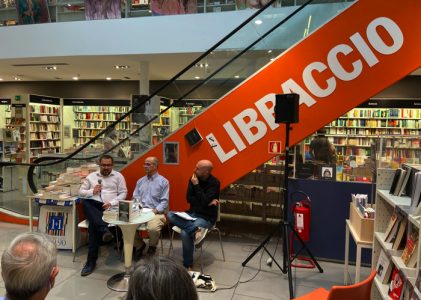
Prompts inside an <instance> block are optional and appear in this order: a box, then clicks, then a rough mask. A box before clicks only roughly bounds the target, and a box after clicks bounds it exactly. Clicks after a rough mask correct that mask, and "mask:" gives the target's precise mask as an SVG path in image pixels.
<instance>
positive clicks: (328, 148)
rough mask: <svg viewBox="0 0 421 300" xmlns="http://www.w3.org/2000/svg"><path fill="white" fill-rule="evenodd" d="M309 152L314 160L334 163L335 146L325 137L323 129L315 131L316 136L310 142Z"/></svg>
mask: <svg viewBox="0 0 421 300" xmlns="http://www.w3.org/2000/svg"><path fill="white" fill-rule="evenodd" d="M310 153H311V157H312V159H313V160H314V161H320V162H324V163H325V164H335V163H336V153H335V147H334V146H333V145H332V143H331V142H330V141H329V139H328V138H327V137H326V130H325V129H319V130H318V131H317V136H316V137H315V138H314V140H312V141H311V143H310Z"/></svg>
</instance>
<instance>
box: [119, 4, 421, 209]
mask: <svg viewBox="0 0 421 300" xmlns="http://www.w3.org/2000/svg"><path fill="white" fill-rule="evenodd" d="M420 20H421V2H420V1H419V0H406V1H402V2H399V3H398V2H395V1H380V0H360V1H357V2H355V3H354V4H353V5H352V6H350V7H349V8H348V9H347V10H345V11H344V12H343V13H341V14H340V15H338V16H337V17H336V18H334V19H333V20H331V21H330V22H329V23H327V24H326V25H324V26H323V27H321V28H320V29H318V30H317V31H315V32H314V33H312V34H311V35H309V36H308V37H306V38H305V39H304V40H303V41H301V42H300V43H298V44H297V45H295V46H294V47H292V48H290V49H289V50H288V51H286V52H284V53H282V54H281V55H280V56H279V57H278V58H277V59H276V60H274V61H273V62H271V63H270V64H268V65H267V66H266V67H265V68H263V69H262V70H261V71H259V72H258V73H256V74H255V75H253V76H252V77H250V78H249V79H248V80H247V81H245V82H244V83H243V84H241V85H240V86H239V87H237V88H236V89H234V90H233V91H231V92H230V93H229V94H227V95H226V96H224V97H223V98H222V99H220V101H218V102H217V103H215V104H214V105H213V106H211V107H210V108H208V109H207V110H206V111H205V112H204V113H203V114H201V115H199V116H198V117H196V118H195V119H194V120H193V121H191V122H190V123H188V124H187V125H186V126H184V127H183V128H182V129H180V130H179V131H177V132H176V133H174V134H172V135H171V136H169V137H168V138H167V139H166V140H165V141H168V142H179V151H180V153H179V165H165V164H161V165H160V167H159V172H160V173H161V174H162V175H164V176H165V177H167V178H168V180H169V181H170V184H171V188H170V208H171V209H172V210H182V209H185V208H186V207H187V203H186V200H185V193H186V188H187V183H188V180H189V178H190V176H191V174H192V172H193V168H194V166H195V164H196V162H197V161H198V160H200V159H210V160H211V161H212V162H213V163H214V167H215V168H214V172H213V173H214V175H215V176H216V177H218V178H219V179H220V180H221V186H222V187H225V186H227V185H228V184H230V183H232V182H233V181H235V180H236V179H238V178H240V177H242V176H243V175H245V174H247V173H249V172H250V171H252V170H253V169H254V168H256V167H257V166H259V165H261V164H262V163H264V162H266V161H268V160H269V159H270V158H271V157H272V156H273V154H270V153H268V142H269V141H281V145H282V148H284V147H285V125H284V124H276V123H275V122H274V116H273V105H274V101H275V94H283V93H291V92H294V93H298V94H300V111H299V114H300V118H299V119H300V120H299V123H297V124H293V125H292V131H291V137H290V144H291V145H293V144H295V143H297V142H300V141H301V140H303V139H304V138H305V137H306V136H308V135H310V134H311V133H313V132H314V131H316V130H317V129H318V128H320V127H322V126H324V125H326V124H328V123H329V122H331V121H332V120H334V119H336V118H338V117H339V116H341V115H342V114H344V113H345V112H347V111H349V110H350V109H352V108H354V107H355V106H357V105H359V104H360V103H362V102H364V101H365V100H367V99H369V98H370V97H372V96H374V95H376V94H378V93H379V92H380V91H382V90H383V89H385V88H387V87H388V86H390V85H391V84H393V83H394V82H396V81H398V80H399V79H401V78H402V77H404V76H406V75H408V74H409V73H411V72H412V71H414V70H415V69H417V68H418V67H419V66H420V63H421V55H420V53H421V39H420V36H421V26H420V25H421V24H419V23H420ZM193 128H196V129H197V130H198V132H199V133H200V135H201V136H202V137H203V141H201V142H200V143H199V144H198V145H195V146H194V147H191V146H190V145H189V144H188V142H187V140H186V138H185V137H184V136H185V134H186V133H187V132H189V131H190V130H192V129H193ZM145 156H157V157H158V158H159V159H160V160H162V156H163V149H162V144H159V145H157V146H156V147H154V148H153V149H151V150H150V151H149V152H148V153H147V154H146V155H145ZM143 160H144V158H140V159H139V160H137V161H136V162H134V163H133V164H131V165H129V166H127V167H126V168H125V169H124V170H123V174H124V176H125V177H126V180H127V184H128V187H129V190H130V191H132V190H133V188H134V186H135V184H136V181H137V179H138V178H140V177H141V176H142V175H143V168H142V166H143Z"/></svg>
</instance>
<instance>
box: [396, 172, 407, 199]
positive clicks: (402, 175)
mask: <svg viewBox="0 0 421 300" xmlns="http://www.w3.org/2000/svg"><path fill="white" fill-rule="evenodd" d="M397 170H400V172H398V173H399V178H398V182H397V183H396V187H395V189H394V191H393V195H394V196H399V192H400V190H401V189H402V184H403V181H404V179H405V177H406V173H407V171H406V170H404V169H402V168H399V169H397Z"/></svg>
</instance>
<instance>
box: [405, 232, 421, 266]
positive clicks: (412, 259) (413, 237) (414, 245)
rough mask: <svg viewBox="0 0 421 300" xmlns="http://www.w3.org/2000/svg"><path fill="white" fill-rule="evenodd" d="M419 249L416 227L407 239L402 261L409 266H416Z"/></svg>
mask: <svg viewBox="0 0 421 300" xmlns="http://www.w3.org/2000/svg"><path fill="white" fill-rule="evenodd" d="M417 251H418V231H417V230H415V229H414V228H413V229H412V231H411V233H410V234H409V235H408V238H407V240H406V244H405V249H404V250H403V252H402V256H401V258H402V261H403V263H404V264H405V265H406V266H407V267H408V268H414V267H415V265H416V264H417Z"/></svg>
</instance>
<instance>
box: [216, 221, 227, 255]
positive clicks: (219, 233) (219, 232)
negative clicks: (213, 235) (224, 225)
mask: <svg viewBox="0 0 421 300" xmlns="http://www.w3.org/2000/svg"><path fill="white" fill-rule="evenodd" d="M215 230H216V231H218V237H219V245H220V246H221V251H222V257H223V258H224V261H225V253H224V247H222V239H221V231H220V230H219V228H215Z"/></svg>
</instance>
